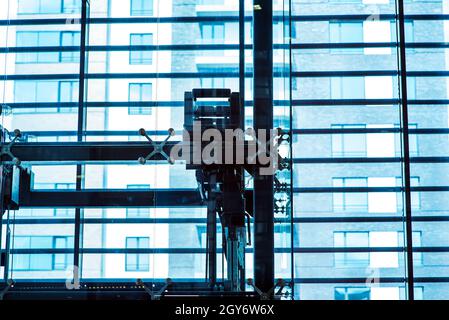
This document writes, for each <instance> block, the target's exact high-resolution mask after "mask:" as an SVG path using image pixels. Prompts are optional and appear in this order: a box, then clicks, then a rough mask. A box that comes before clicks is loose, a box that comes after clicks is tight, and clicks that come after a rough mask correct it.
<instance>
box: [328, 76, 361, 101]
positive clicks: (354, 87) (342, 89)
mask: <svg viewBox="0 0 449 320" xmlns="http://www.w3.org/2000/svg"><path fill="white" fill-rule="evenodd" d="M331 99H365V80H364V78H363V77H332V78H331Z"/></svg>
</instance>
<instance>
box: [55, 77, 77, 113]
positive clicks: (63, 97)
mask: <svg viewBox="0 0 449 320" xmlns="http://www.w3.org/2000/svg"><path fill="white" fill-rule="evenodd" d="M78 93H79V92H78V81H60V82H59V97H58V102H77V101H78ZM77 110H78V109H77V108H76V107H75V108H61V107H59V108H58V112H76V111H77Z"/></svg>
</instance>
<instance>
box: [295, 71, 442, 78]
mask: <svg viewBox="0 0 449 320" xmlns="http://www.w3.org/2000/svg"><path fill="white" fill-rule="evenodd" d="M397 75H399V71H398V70H349V71H348V70H344V71H338V70H335V71H293V72H292V77H296V78H321V77H365V76H373V77H374V76H397ZM407 76H408V77H447V76H449V71H448V70H432V71H407Z"/></svg>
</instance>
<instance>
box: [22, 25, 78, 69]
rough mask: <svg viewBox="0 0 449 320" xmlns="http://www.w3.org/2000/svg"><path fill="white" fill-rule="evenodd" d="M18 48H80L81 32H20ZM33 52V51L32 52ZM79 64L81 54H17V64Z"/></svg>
mask: <svg viewBox="0 0 449 320" xmlns="http://www.w3.org/2000/svg"><path fill="white" fill-rule="evenodd" d="M16 43H17V46H18V47H59V46H67V47H69V46H70V47H71V46H79V45H80V32H79V31H63V32H56V31H18V32H17V33H16ZM30 51H31V50H30ZM57 62H70V63H73V62H79V52H26V53H17V54H16V63H57Z"/></svg>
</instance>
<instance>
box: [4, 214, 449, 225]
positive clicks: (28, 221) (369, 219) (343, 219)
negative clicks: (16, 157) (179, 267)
mask: <svg viewBox="0 0 449 320" xmlns="http://www.w3.org/2000/svg"><path fill="white" fill-rule="evenodd" d="M404 219H405V218H404V217H403V216H383V217H374V216H356V217H351V216H339V217H296V218H293V223H298V224H299V223H373V222H378V223H381V222H403V221H404ZM251 221H252V220H251ZM412 221H413V222H448V221H449V215H447V216H413V217H412ZM74 222H75V219H74V218H39V217H36V218H32V217H30V218H21V219H11V220H10V221H9V223H10V224H16V225H39V224H45V225H53V224H73V223H74ZM206 222H207V219H206V218H85V219H81V223H82V224H204V223H206ZM290 222H291V220H290V219H285V218H279V219H275V220H274V223H275V224H276V223H290Z"/></svg>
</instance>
